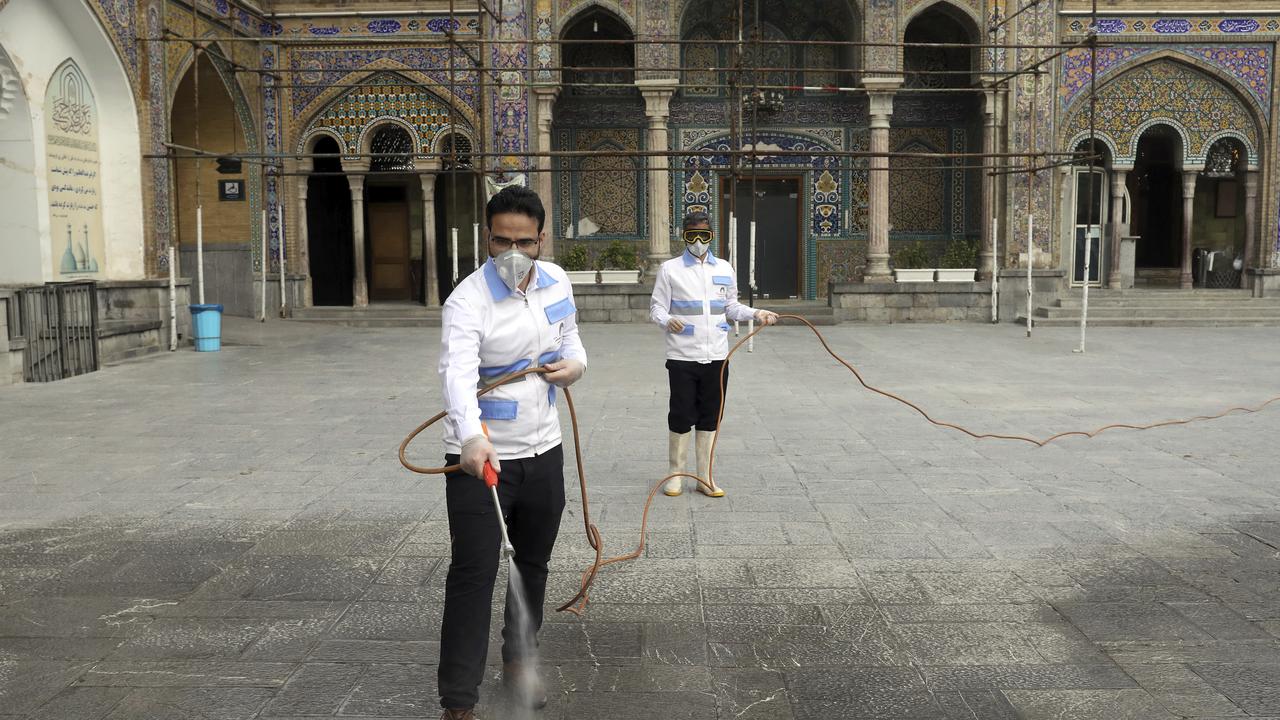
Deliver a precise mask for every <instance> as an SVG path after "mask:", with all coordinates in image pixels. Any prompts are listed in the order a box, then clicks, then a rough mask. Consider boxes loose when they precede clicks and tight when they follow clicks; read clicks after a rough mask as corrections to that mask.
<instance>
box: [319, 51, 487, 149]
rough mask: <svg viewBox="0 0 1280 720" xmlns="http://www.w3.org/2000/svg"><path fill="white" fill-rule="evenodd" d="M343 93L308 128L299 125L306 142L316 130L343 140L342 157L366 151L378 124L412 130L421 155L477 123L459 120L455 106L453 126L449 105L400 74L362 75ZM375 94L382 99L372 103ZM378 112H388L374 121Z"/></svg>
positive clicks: (323, 108) (324, 107) (387, 72)
mask: <svg viewBox="0 0 1280 720" xmlns="http://www.w3.org/2000/svg"><path fill="white" fill-rule="evenodd" d="M342 84H343V85H344V86H345V85H347V83H342ZM342 90H343V92H342V93H341V94H337V95H336V96H334V97H333V98H332V99H330V100H329V102H328V103H327V104H326V105H324V106H321V107H319V108H318V109H316V110H315V112H314V113H312V115H311V116H310V118H309V119H308V121H307V122H306V124H304V125H302V126H301V127H302V128H303V129H302V132H301V133H300V134H301V136H302V137H307V136H308V135H310V134H311V133H312V132H314V131H315V130H316V129H318V128H328V129H329V130H331V131H332V132H333V133H335V134H336V135H337V136H338V137H339V138H340V139H341V145H342V148H343V151H344V152H346V153H354V152H367V149H366V144H367V143H366V139H367V137H368V131H369V129H370V128H371V127H373V126H374V125H376V124H379V123H383V122H392V121H394V122H397V123H400V124H402V125H404V127H406V128H407V129H409V131H410V135H411V137H413V139H414V148H415V151H414V152H415V154H423V153H425V152H426V151H425V150H423V148H429V147H431V146H432V145H433V144H434V142H435V138H436V136H437V135H439V134H440V133H441V132H446V131H449V130H451V129H456V128H457V127H459V124H458V121H459V120H462V121H463V122H464V123H466V121H467V120H468V119H469V118H470V119H474V116H472V115H471V114H470V113H467V115H464V116H463V117H461V118H460V117H459V116H458V113H459V110H460V108H458V107H457V105H455V106H454V107H453V111H452V112H453V118H452V119H453V121H454V123H453V125H450V124H449V120H450V114H451V112H450V108H449V105H448V103H447V101H445V100H444V99H443V98H442V97H441V96H440V95H439V94H437V93H435V92H433V91H432V89H431V88H430V87H427V86H424V85H423V84H421V83H417V82H415V81H414V80H413V79H412V78H410V77H408V76H407V74H405V73H400V72H396V71H380V72H374V73H367V74H364V75H363V76H362V77H361V78H360V79H359V80H358V81H357V82H355V83H352V84H351V86H349V87H343V88H342ZM371 95H377V96H379V97H378V98H377V99H376V101H371V100H370V99H369V96H371ZM386 96H394V97H395V98H396V100H395V101H394V102H392V101H390V100H388V98H387V97H386ZM392 106H394V107H395V108H396V109H395V111H394V112H385V111H386V110H387V109H389V108H391V107H392ZM374 107H377V108H378V109H379V110H381V111H384V112H383V113H382V114H380V115H378V116H376V117H373V118H370V117H368V115H369V110H370V109H372V108H374Z"/></svg>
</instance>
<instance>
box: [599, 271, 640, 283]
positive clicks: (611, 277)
mask: <svg viewBox="0 0 1280 720" xmlns="http://www.w3.org/2000/svg"><path fill="white" fill-rule="evenodd" d="M600 282H602V283H604V284H605V285H610V284H613V285H619V284H623V283H637V282H640V272H639V271H638V270H601V271H600Z"/></svg>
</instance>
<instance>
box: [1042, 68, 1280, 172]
mask: <svg viewBox="0 0 1280 720" xmlns="http://www.w3.org/2000/svg"><path fill="white" fill-rule="evenodd" d="M1096 94H1097V102H1096V103H1094V105H1095V106H1096V112H1097V117H1096V119H1095V122H1094V125H1095V127H1096V129H1097V130H1099V131H1101V132H1102V133H1105V134H1106V135H1107V136H1108V137H1110V138H1111V139H1112V141H1113V145H1114V148H1113V149H1114V150H1115V151H1116V156H1115V157H1116V162H1117V163H1118V164H1120V165H1130V164H1132V163H1133V161H1134V158H1135V157H1136V155H1137V147H1138V141H1139V139H1140V138H1141V136H1142V133H1143V132H1145V130H1146V129H1147V128H1149V127H1151V126H1152V125H1153V124H1157V123H1163V124H1167V125H1169V126H1171V127H1173V128H1175V129H1176V130H1178V132H1179V134H1180V135H1181V136H1182V141H1183V155H1184V159H1185V162H1186V163H1187V164H1188V165H1198V164H1202V163H1203V162H1204V156H1205V153H1207V152H1208V149H1209V145H1210V144H1211V142H1212V139H1213V138H1215V137H1217V136H1218V133H1220V132H1221V131H1223V130H1228V131H1233V132H1235V133H1237V134H1238V139H1240V140H1241V142H1242V143H1244V145H1245V148H1246V151H1247V152H1248V154H1249V163H1250V164H1251V165H1256V164H1257V163H1258V162H1259V157H1260V150H1261V148H1262V139H1263V137H1264V135H1265V133H1264V131H1263V128H1265V127H1267V125H1266V123H1265V119H1264V118H1263V117H1262V115H1261V114H1260V113H1259V112H1258V110H1257V106H1256V105H1255V104H1254V103H1252V102H1251V101H1249V99H1248V98H1247V97H1245V96H1244V94H1243V93H1242V92H1241V91H1240V90H1239V89H1238V87H1237V86H1236V84H1235V83H1233V82H1231V81H1230V79H1229V78H1226V77H1224V76H1223V74H1222V73H1221V72H1220V71H1218V70H1216V69H1211V68H1207V67H1205V66H1204V64H1202V63H1198V62H1196V61H1195V60H1194V59H1193V58H1188V57H1186V56H1184V55H1182V54H1180V53H1174V52H1167V53H1166V52H1162V53H1158V54H1156V55H1154V56H1149V57H1144V58H1143V59H1142V60H1140V61H1138V62H1136V63H1135V64H1134V65H1133V66H1131V67H1129V68H1128V69H1126V70H1124V71H1123V72H1120V73H1116V74H1114V75H1112V76H1111V77H1110V78H1109V79H1108V80H1107V81H1106V82H1105V83H1103V84H1101V85H1100V86H1099V87H1098V88H1097V90H1096ZM1089 108H1090V103H1089V102H1087V101H1085V102H1082V101H1081V100H1080V98H1077V99H1076V101H1075V102H1074V103H1073V104H1072V105H1071V106H1070V108H1069V110H1068V111H1067V112H1066V113H1065V114H1064V116H1063V117H1064V120H1063V122H1062V124H1061V128H1062V129H1061V131H1060V132H1061V136H1062V137H1063V138H1077V137H1080V136H1081V135H1087V134H1088V126H1089Z"/></svg>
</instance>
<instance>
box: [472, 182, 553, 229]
mask: <svg viewBox="0 0 1280 720" xmlns="http://www.w3.org/2000/svg"><path fill="white" fill-rule="evenodd" d="M502 213H517V214H520V215H528V216H529V217H531V218H533V219H534V220H537V221H538V232H542V225H543V223H545V222H546V220H547V211H546V209H545V208H543V207H542V198H540V197H538V193H536V192H534V191H532V190H530V189H529V188H525V187H520V186H519V185H509V186H507V187H504V188H502V190H501V191H500V192H499V193H498V194H497V195H494V196H493V197H491V198H489V204H488V205H485V208H484V224H485V226H486V227H488V228H490V229H492V228H493V216H494V215H501V214H502Z"/></svg>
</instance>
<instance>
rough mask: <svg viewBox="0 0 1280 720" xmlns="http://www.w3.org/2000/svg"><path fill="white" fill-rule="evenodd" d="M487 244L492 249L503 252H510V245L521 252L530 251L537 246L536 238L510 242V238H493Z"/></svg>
mask: <svg viewBox="0 0 1280 720" xmlns="http://www.w3.org/2000/svg"><path fill="white" fill-rule="evenodd" d="M489 242H490V243H491V244H492V245H493V246H494V247H497V248H501V249H503V250H510V249H511V246H512V245H515V246H516V247H518V248H520V249H521V250H532V249H534V248H535V247H537V246H538V239H537V238H520V239H519V240H512V239H511V238H504V237H496V236H493V237H490V238H489Z"/></svg>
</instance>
